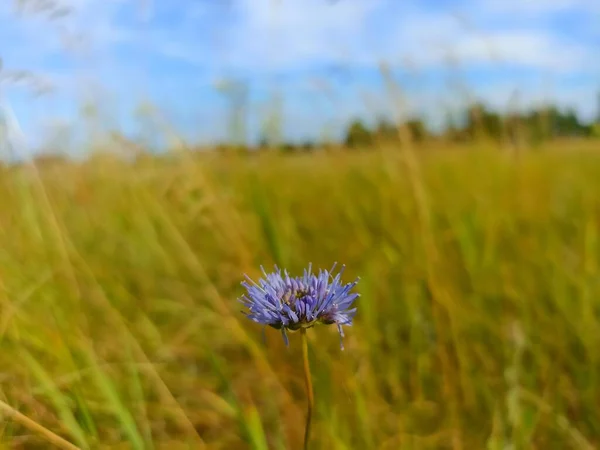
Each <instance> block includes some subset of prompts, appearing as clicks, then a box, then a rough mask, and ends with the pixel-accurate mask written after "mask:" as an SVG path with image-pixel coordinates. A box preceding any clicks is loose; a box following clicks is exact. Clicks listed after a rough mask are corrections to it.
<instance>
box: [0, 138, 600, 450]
mask: <svg viewBox="0 0 600 450" xmlns="http://www.w3.org/2000/svg"><path fill="white" fill-rule="evenodd" d="M563 145H565V146H566V145H570V144H563ZM572 146H573V147H574V148H572V149H569V150H570V151H553V150H548V149H547V150H546V151H539V152H537V153H532V154H524V155H522V157H521V158H519V159H518V160H515V159H512V158H510V157H508V156H507V155H503V154H500V153H497V152H490V151H485V149H480V150H479V151H458V152H443V151H440V152H435V153H433V154H431V153H428V154H427V156H425V157H423V158H420V160H419V164H418V166H415V165H411V164H405V162H404V160H403V159H402V157H401V153H399V152H397V151H394V150H393V149H390V150H389V151H388V152H371V153H367V152H365V153H360V152H359V153H348V154H323V155H318V154H317V155H302V156H288V157H277V156H273V155H263V156H259V157H251V158H246V159H244V158H239V157H236V156H235V155H230V156H226V157H221V158H220V157H216V156H204V157H191V156H189V155H187V156H186V155H182V156H180V157H177V158H173V159H145V160H143V161H141V162H139V163H138V164H137V165H135V166H133V165H127V164H125V163H121V162H119V161H116V160H114V159H110V158H96V159H93V160H91V161H90V162H88V163H84V164H81V165H75V164H73V165H61V166H57V167H45V168H40V169H39V171H36V170H34V169H33V168H31V167H21V168H18V169H11V170H8V169H4V171H3V172H1V173H0V198H1V199H2V200H1V205H2V208H1V209H0V339H1V346H2V352H0V367H1V370H0V399H2V400H3V401H5V402H6V403H8V404H9V405H11V406H12V407H14V408H15V409H18V410H19V411H20V412H22V413H23V414H25V415H26V416H28V417H29V418H30V419H32V420H34V421H35V422H37V423H38V424H40V425H43V426H44V427H46V428H48V429H50V430H52V431H54V432H55V433H57V434H59V435H61V436H63V437H65V438H66V439H68V440H70V441H71V442H73V443H74V444H76V445H78V446H79V447H81V448H90V449H92V448H113V449H114V448H116V449H119V448H121V449H187V448H194V449H196V448H208V449H244V448H252V449H267V448H269V449H296V448H300V446H301V443H302V435H303V431H304V413H305V397H304V381H303V376H302V361H301V348H300V339H299V335H297V334H292V335H291V336H290V337H291V345H290V348H285V346H284V344H283V342H282V339H281V336H280V335H279V333H278V332H277V331H276V330H270V329H269V330H266V338H267V342H266V344H265V343H264V342H263V340H262V334H261V333H262V330H261V328H260V327H259V326H258V325H256V324H253V323H251V322H249V321H247V320H246V319H245V318H244V317H243V315H242V314H241V313H240V308H241V305H240V304H239V303H237V302H236V298H237V297H238V296H239V295H240V294H241V293H242V290H241V287H240V286H239V282H240V280H241V279H242V274H243V273H244V272H246V273H248V274H249V275H250V276H252V277H255V276H257V275H258V273H259V272H258V270H259V269H258V268H259V265H260V264H263V265H264V266H266V267H271V266H272V265H273V264H274V263H278V264H280V265H282V266H285V267H287V268H289V269H290V270H291V271H293V272H296V271H300V270H301V269H302V268H303V267H304V266H305V265H306V264H307V263H308V262H310V261H312V262H313V264H314V265H315V266H317V267H326V268H329V267H330V266H331V264H332V263H333V262H334V261H338V262H340V263H345V264H346V265H347V271H346V275H345V277H346V279H347V280H348V281H350V280H351V279H353V278H354V277H355V276H357V275H360V276H361V278H362V281H361V282H360V284H359V291H360V292H361V293H362V297H361V299H360V301H359V307H360V309H359V313H358V315H357V319H356V323H355V325H354V326H353V327H352V328H349V329H347V333H346V339H345V347H346V350H345V351H344V352H341V351H340V350H339V340H338V336H337V333H336V330H335V329H334V328H333V327H330V328H327V327H319V328H316V329H312V330H310V333H309V340H310V345H311V348H310V357H311V363H312V367H313V380H314V384H315V394H316V408H315V415H314V420H315V422H314V426H313V436H314V442H313V444H314V447H313V448H315V449H340V450H341V449H398V448H402V449H444V448H448V449H465V450H470V449H479V448H481V449H484V448H487V449H490V450H492V449H498V450H500V449H505V448H509V447H507V446H508V445H509V444H512V445H513V447H512V448H514V449H531V448H533V449H536V448H537V449H544V450H545V449H554V448H556V449H568V448H572V449H584V448H590V449H591V448H595V447H596V446H597V445H600V415H598V414H597V411H598V405H599V404H600V345H599V344H600V240H599V239H600V237H599V233H600V155H599V154H596V153H594V152H589V151H586V152H584V151H582V150H583V149H578V148H576V147H577V146H579V147H582V144H577V143H573V144H572ZM586 146H587V145H586ZM580 150H581V151H580ZM409 163H410V160H409ZM0 441H1V442H2V443H3V445H5V446H9V445H13V446H14V447H15V448H28V449H29V448H31V449H35V448H47V444H46V443H45V442H44V441H43V440H42V439H40V437H39V436H36V435H33V434H32V433H30V432H29V431H28V430H26V429H24V428H21V427H20V426H19V425H18V424H17V423H15V422H12V421H10V420H2V421H0Z"/></svg>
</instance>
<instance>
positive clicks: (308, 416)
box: [300, 328, 315, 450]
mask: <svg viewBox="0 0 600 450" xmlns="http://www.w3.org/2000/svg"><path fill="white" fill-rule="evenodd" d="M300 334H301V335H302V360H303V361H304V381H305V382H306V396H307V397H308V406H307V408H306V428H305V429H304V450H307V449H308V441H309V440H310V426H311V421H312V412H313V408H314V405H315V397H314V394H313V385H312V377H311V375H310V362H309V360H308V337H307V336H306V328H302V329H301V330H300Z"/></svg>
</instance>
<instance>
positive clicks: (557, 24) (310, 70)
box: [0, 0, 600, 145]
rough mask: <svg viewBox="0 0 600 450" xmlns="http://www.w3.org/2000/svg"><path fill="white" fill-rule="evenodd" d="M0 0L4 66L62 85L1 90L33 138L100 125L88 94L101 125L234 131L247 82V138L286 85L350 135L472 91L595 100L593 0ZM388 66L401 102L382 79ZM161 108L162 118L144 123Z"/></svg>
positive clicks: (490, 96) (296, 116) (585, 106)
mask: <svg viewBox="0 0 600 450" xmlns="http://www.w3.org/2000/svg"><path fill="white" fill-rule="evenodd" d="M29 2H35V0H29ZM1 3H2V5H1V6H0V57H2V59H3V72H2V73H4V76H5V77H6V76H7V75H8V74H10V73H11V71H18V70H27V71H30V72H31V73H33V74H34V75H35V77H36V83H37V84H38V85H43V86H48V87H51V88H52V89H51V90H50V92H48V93H45V94H44V95H37V94H35V92H34V90H33V89H31V86H30V85H31V83H28V84H23V83H21V84H15V83H9V82H7V81H6V80H5V81H4V82H3V83H2V85H0V88H1V89H2V91H1V92H0V95H2V98H3V99H4V101H5V102H6V101H8V104H10V107H11V109H12V110H13V112H14V114H15V116H16V117H17V119H18V122H19V123H20V125H21V128H22V130H23V132H24V134H25V136H26V138H27V142H29V144H30V145H39V144H40V143H42V142H51V141H52V140H53V139H58V137H60V136H62V135H63V134H64V133H71V132H72V131H73V130H77V131H78V132H79V134H80V135H81V134H82V133H83V134H86V135H88V133H92V132H93V131H94V128H93V127H92V126H91V125H90V124H89V123H88V121H86V119H85V116H84V115H83V114H82V113H81V109H82V105H83V104H84V103H85V102H91V103H93V104H95V105H96V107H97V109H98V111H99V113H98V114H99V115H98V117H100V120H99V121H97V122H100V123H101V124H102V126H103V127H104V128H101V129H100V130H99V131H100V132H102V130H103V129H106V128H114V129H119V130H121V131H123V132H124V133H126V134H129V135H132V136H136V135H137V134H139V133H142V132H143V130H144V129H150V130H155V131H156V130H170V131H172V132H174V133H177V134H179V135H181V136H184V137H186V138H188V139H190V140H200V141H206V142H208V141H213V140H218V139H222V138H223V137H225V136H226V135H227V133H228V123H229V121H228V111H229V109H228V102H227V99H226V97H225V95H224V94H223V93H219V91H217V89H216V86H218V85H222V83H223V81H224V80H237V81H239V82H242V83H244V84H245V85H247V86H248V92H249V94H248V95H249V97H248V98H249V108H250V114H249V116H250V119H249V133H250V135H251V137H256V136H257V135H258V133H259V130H260V128H261V126H262V123H263V122H264V121H265V120H266V118H267V117H268V115H269V113H270V112H273V111H275V109H274V108H275V107H274V106H273V105H275V103H274V101H273V99H274V98H275V96H277V95H280V96H281V98H282V99H283V100H282V101H281V102H280V103H279V108H280V110H281V111H282V112H283V117H284V120H283V123H282V126H283V130H284V133H285V135H286V136H287V137H290V138H293V139H302V138H305V137H320V136H336V135H339V133H340V130H341V129H342V127H343V125H344V124H345V123H346V122H347V121H348V120H349V119H350V118H352V117H355V116H364V117H372V116H374V115H376V114H384V115H388V114H392V113H394V114H421V115H423V116H425V117H427V118H429V119H430V120H431V121H432V123H434V124H435V123H439V122H440V121H441V120H442V118H443V117H444V115H445V114H446V112H447V111H451V110H456V109H457V108H459V106H460V105H461V104H462V103H463V102H464V101H465V99H466V98H478V99H483V100H485V101H486V102H488V103H489V104H491V105H493V106H494V107H498V108H504V109H505V108H507V107H508V105H509V104H511V103H510V101H511V100H510V99H511V98H515V97H514V96H513V94H514V93H515V91H516V90H518V92H519V94H518V97H517V98H518V105H520V107H522V108H526V107H528V106H530V105H532V104H539V103H540V102H543V101H546V100H551V101H554V102H556V103H558V104H559V105H562V106H572V107H574V108H576V109H577V110H578V111H579V112H580V114H581V115H582V116H583V117H584V118H586V119H591V118H592V117H594V116H595V114H596V110H597V107H598V102H597V95H596V93H597V91H598V90H599V89H600V2H597V1H594V0H468V1H467V0H425V1H423V0H421V1H416V0H413V1H408V0H177V1H175V0H171V1H166V0H163V1H158V0H62V1H60V0H58V3H60V4H61V5H62V6H65V7H68V8H69V9H70V10H71V13H70V14H69V15H67V16H65V17H63V18H61V19H59V20H54V21H51V20H48V18H47V17H45V16H44V15H41V14H32V13H27V14H17V13H16V12H15V9H14V8H13V6H14V5H12V4H11V3H10V2H8V3H7V2H1ZM14 3H17V2H16V0H15V1H14ZM382 62H385V63H386V64H387V65H388V66H389V67H390V68H391V70H392V73H393V75H394V77H395V79H396V80H397V82H398V85H399V86H400V87H401V88H402V91H403V101H402V106H400V104H399V102H398V101H392V99H391V98H390V95H389V93H387V91H386V90H385V89H384V85H383V83H382V79H381V78H382V77H381V74H380V72H379V65H380V63H382ZM149 103H151V104H153V105H154V106H155V107H156V109H157V110H158V111H160V118H158V119H156V118H155V119H153V120H154V122H152V123H149V124H146V125H144V124H143V123H142V122H141V121H140V120H138V119H137V117H139V114H138V111H139V110H140V105H143V104H149ZM147 120H148V119H147ZM144 126H145V127H146V128H144ZM61 133H62V134H61Z"/></svg>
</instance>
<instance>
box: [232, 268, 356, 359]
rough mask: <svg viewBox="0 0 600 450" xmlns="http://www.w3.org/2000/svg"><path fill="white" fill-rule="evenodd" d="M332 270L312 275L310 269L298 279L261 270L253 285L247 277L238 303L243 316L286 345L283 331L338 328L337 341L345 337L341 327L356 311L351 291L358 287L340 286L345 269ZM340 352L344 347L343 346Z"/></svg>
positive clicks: (277, 271)
mask: <svg viewBox="0 0 600 450" xmlns="http://www.w3.org/2000/svg"><path fill="white" fill-rule="evenodd" d="M334 269H335V264H334V266H333V267H332V268H331V270H329V271H327V270H319V273H318V274H313V273H312V265H309V266H308V269H305V270H304V275H303V276H301V277H290V276H289V274H288V273H287V271H283V272H282V271H281V270H280V269H279V268H278V267H277V266H275V272H272V273H267V272H265V269H264V268H263V267H262V266H261V270H262V273H263V275H264V278H261V279H259V280H258V282H254V281H253V280H252V279H250V277H248V276H247V275H246V279H247V281H243V282H242V286H244V287H245V288H246V290H247V294H246V295H244V296H242V297H241V298H240V301H241V302H242V303H243V304H244V305H245V306H246V307H247V308H248V310H249V312H247V313H245V314H246V316H247V317H248V318H249V319H251V320H253V321H254V322H257V323H260V324H263V325H269V326H271V327H273V328H276V329H280V330H281V332H282V334H283V338H284V340H285V343H286V345H287V344H288V339H287V334H286V330H290V331H296V330H299V329H301V328H310V327H312V326H314V325H316V324H325V325H331V324H337V326H338V330H339V332H340V337H341V338H343V337H344V332H343V330H342V325H352V319H353V317H354V315H355V314H356V308H352V303H353V302H354V300H356V298H358V296H359V294H357V293H351V292H350V291H351V290H352V288H353V287H354V286H356V284H357V283H358V279H357V280H356V281H354V282H352V283H348V284H342V282H341V277H342V273H343V271H344V266H342V269H341V270H340V271H339V272H338V274H337V275H335V276H334V275H333V270H334ZM342 348H343V346H342Z"/></svg>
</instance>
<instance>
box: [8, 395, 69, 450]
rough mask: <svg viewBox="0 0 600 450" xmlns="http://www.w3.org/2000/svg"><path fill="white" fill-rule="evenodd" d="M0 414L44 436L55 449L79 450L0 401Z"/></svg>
mask: <svg viewBox="0 0 600 450" xmlns="http://www.w3.org/2000/svg"><path fill="white" fill-rule="evenodd" d="M0 413H1V414H3V415H6V416H8V417H10V418H11V419H13V420H14V421H15V422H17V423H19V424H20V425H22V426H23V427H25V428H27V429H29V430H30V431H33V432H36V433H39V434H41V435H42V436H44V438H45V439H46V440H47V441H48V442H49V443H51V444H54V445H55V446H56V447H58V448H61V449H63V450H79V447H77V446H75V445H73V444H71V443H70V442H69V441H66V440H65V439H63V438H61V437H60V436H58V435H57V434H54V433H53V432H52V431H50V430H49V429H47V428H44V427H43V426H41V425H40V424H38V423H37V422H34V421H33V420H31V419H30V418H29V417H27V416H25V415H23V414H21V413H20V412H19V411H17V410H16V409H14V408H13V407H12V406H10V405H8V404H6V403H4V402H3V401H1V400H0Z"/></svg>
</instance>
